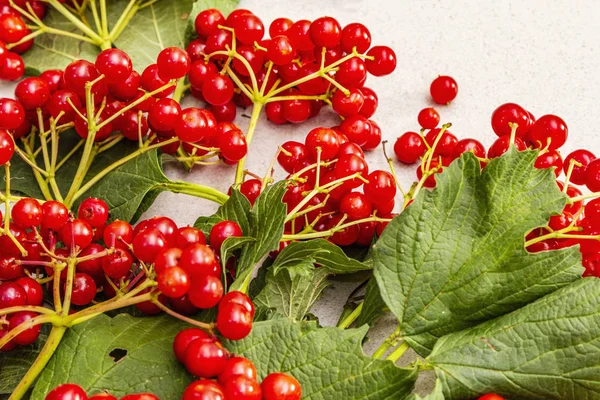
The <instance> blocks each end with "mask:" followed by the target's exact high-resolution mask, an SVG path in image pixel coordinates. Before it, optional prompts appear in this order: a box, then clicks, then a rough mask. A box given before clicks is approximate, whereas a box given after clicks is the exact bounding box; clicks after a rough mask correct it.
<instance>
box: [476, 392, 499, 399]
mask: <svg viewBox="0 0 600 400" xmlns="http://www.w3.org/2000/svg"><path fill="white" fill-rule="evenodd" d="M478 400H504V397H502V396H498V395H497V394H494V393H488V394H484V395H483V396H481V397H480V398H479V399H478Z"/></svg>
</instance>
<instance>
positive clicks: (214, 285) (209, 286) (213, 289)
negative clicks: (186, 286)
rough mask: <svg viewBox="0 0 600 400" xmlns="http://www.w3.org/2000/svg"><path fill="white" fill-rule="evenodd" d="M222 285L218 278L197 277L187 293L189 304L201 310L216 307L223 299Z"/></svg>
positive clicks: (209, 276)
mask: <svg viewBox="0 0 600 400" xmlns="http://www.w3.org/2000/svg"><path fill="white" fill-rule="evenodd" d="M223 290H224V289H223V284H222V283H221V280H220V279H219V278H216V277H214V276H211V275H197V276H195V277H194V278H193V279H192V281H191V285H190V290H189V293H188V296H189V300H190V302H191V303H192V304H193V305H194V306H196V307H198V308H201V309H209V308H213V307H214V306H216V305H217V304H218V303H219V301H220V300H221V298H223Z"/></svg>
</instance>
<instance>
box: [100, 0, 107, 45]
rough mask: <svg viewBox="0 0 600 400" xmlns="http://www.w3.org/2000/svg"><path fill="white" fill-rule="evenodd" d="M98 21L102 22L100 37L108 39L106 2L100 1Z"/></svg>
mask: <svg viewBox="0 0 600 400" xmlns="http://www.w3.org/2000/svg"><path fill="white" fill-rule="evenodd" d="M100 21H101V22H102V36H104V37H108V17H107V15H106V0H100Z"/></svg>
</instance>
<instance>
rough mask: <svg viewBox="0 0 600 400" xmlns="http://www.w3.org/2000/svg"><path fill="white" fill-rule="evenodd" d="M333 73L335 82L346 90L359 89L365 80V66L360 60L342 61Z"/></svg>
mask: <svg viewBox="0 0 600 400" xmlns="http://www.w3.org/2000/svg"><path fill="white" fill-rule="evenodd" d="M338 68H339V69H338V70H337V72H336V73H335V80H336V81H337V82H338V83H339V84H340V85H342V86H344V87H346V88H360V87H362V86H364V84H365V81H366V80H367V65H366V63H365V61H363V60H362V59H361V58H358V57H354V58H351V59H349V60H346V61H344V62H343V63H341V64H340V66H339V67H338Z"/></svg>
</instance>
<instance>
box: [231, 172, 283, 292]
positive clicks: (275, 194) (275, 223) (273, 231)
mask: <svg viewBox="0 0 600 400" xmlns="http://www.w3.org/2000/svg"><path fill="white" fill-rule="evenodd" d="M286 185H287V182H286V181H280V182H277V183H275V184H274V185H270V186H267V187H266V189H265V190H264V191H263V192H262V193H261V194H260V196H258V198H257V199H256V202H255V203H254V206H253V207H252V210H251V211H250V215H249V218H248V224H249V227H250V230H249V231H244V230H243V228H242V232H244V235H245V236H249V237H252V238H254V239H255V242H253V243H249V244H247V245H246V246H244V248H243V249H242V251H241V255H240V258H239V259H238V264H237V274H236V280H235V281H234V282H233V284H232V285H231V289H230V290H244V291H246V290H247V288H248V284H249V283H250V279H251V277H252V273H253V271H254V267H255V265H256V264H257V263H258V262H259V261H260V260H261V259H262V258H263V257H265V256H266V255H267V254H268V253H269V252H270V251H272V250H275V249H277V248H278V246H279V241H280V240H281V236H282V235H283V225H284V221H285V217H286V212H287V207H286V205H285V204H284V203H283V202H282V201H281V199H282V198H283V194H284V193H285V190H286Z"/></svg>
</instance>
